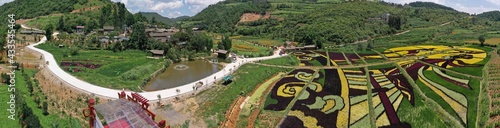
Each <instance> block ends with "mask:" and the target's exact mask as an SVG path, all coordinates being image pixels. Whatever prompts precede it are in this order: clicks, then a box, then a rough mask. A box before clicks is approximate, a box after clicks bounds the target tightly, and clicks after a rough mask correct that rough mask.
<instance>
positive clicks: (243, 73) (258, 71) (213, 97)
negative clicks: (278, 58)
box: [197, 64, 287, 128]
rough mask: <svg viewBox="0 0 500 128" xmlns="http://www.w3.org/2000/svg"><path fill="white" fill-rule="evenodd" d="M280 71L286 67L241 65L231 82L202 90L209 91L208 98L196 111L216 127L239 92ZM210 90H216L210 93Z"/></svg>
mask: <svg viewBox="0 0 500 128" xmlns="http://www.w3.org/2000/svg"><path fill="white" fill-rule="evenodd" d="M280 71H287V69H282V68H275V67H263V66H258V65H254V64H246V65H243V66H241V67H240V68H239V69H238V70H237V71H236V72H235V73H234V75H233V76H234V78H233V81H234V82H233V83H231V84H229V85H227V86H218V87H215V88H213V89H211V90H208V91H205V92H202V93H210V97H206V98H208V99H207V101H206V102H205V103H203V104H202V105H200V109H199V110H200V112H197V113H198V114H199V116H201V117H203V119H205V122H207V124H208V127H211V128H213V127H218V124H219V123H220V122H222V121H224V116H225V114H224V112H225V111H226V110H228V109H229V107H230V104H231V103H233V101H234V100H235V99H236V98H237V97H238V96H239V95H240V94H242V93H243V95H245V94H246V93H249V92H251V91H252V90H254V88H255V87H256V86H257V85H258V84H261V83H262V82H263V81H265V80H266V79H267V78H269V77H270V76H272V75H274V74H276V73H278V72H280ZM210 91H216V92H215V93H213V94H212V93H211V92H210ZM199 95H204V94H199Z"/></svg>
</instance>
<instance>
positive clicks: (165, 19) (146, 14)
mask: <svg viewBox="0 0 500 128" xmlns="http://www.w3.org/2000/svg"><path fill="white" fill-rule="evenodd" d="M139 13H141V15H142V16H144V17H146V18H147V19H148V20H149V21H152V20H153V19H154V20H155V22H161V23H164V24H173V23H175V22H176V21H179V20H182V19H186V18H189V16H180V17H176V18H168V17H163V16H162V15H160V14H158V13H156V12H139Z"/></svg>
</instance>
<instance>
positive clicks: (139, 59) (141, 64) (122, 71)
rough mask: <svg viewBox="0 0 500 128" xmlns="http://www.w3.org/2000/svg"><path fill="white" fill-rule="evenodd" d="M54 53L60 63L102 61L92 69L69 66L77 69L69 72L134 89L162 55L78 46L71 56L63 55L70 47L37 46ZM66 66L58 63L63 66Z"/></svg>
mask: <svg viewBox="0 0 500 128" xmlns="http://www.w3.org/2000/svg"><path fill="white" fill-rule="evenodd" d="M38 47H39V48H41V49H44V50H46V51H48V52H50V53H52V54H53V55H54V57H55V58H56V61H57V62H58V64H59V65H60V66H61V62H80V63H84V64H99V65H102V66H101V67H99V68H96V69H90V68H86V67H85V68H84V67H78V66H69V67H71V68H78V69H79V70H80V71H79V72H76V73H75V72H69V70H67V72H69V73H70V74H72V75H74V76H76V77H78V78H80V79H82V80H85V81H87V82H89V83H92V84H96V85H100V86H103V87H109V88H114V89H122V88H126V89H130V90H133V91H138V90H139V89H138V86H140V85H142V83H143V82H144V79H146V78H147V77H149V76H150V75H151V74H152V73H153V72H155V71H157V70H159V69H161V68H162V67H163V66H164V61H163V60H162V59H159V60H155V59H148V58H146V54H147V53H146V52H143V51H122V52H112V51H107V50H80V51H79V52H78V54H77V55H75V56H68V57H65V56H64V54H67V53H68V51H69V49H70V48H58V47H56V46H55V45H54V43H45V44H41V45H39V46H38ZM69 67H68V66H61V68H63V69H65V70H66V69H67V68H69Z"/></svg>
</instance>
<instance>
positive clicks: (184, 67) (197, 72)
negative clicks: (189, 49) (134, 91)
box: [144, 60, 221, 91]
mask: <svg viewBox="0 0 500 128" xmlns="http://www.w3.org/2000/svg"><path fill="white" fill-rule="evenodd" d="M219 68H221V67H220V66H219V65H217V64H212V63H209V62H207V61H205V60H195V61H189V62H181V63H176V64H172V65H171V66H170V67H168V69H167V70H166V71H165V72H164V73H162V74H160V75H158V76H156V77H155V78H153V79H151V80H150V81H149V83H148V84H146V86H145V87H144V90H145V91H156V90H162V89H169V88H174V87H177V86H182V85H185V84H188V83H191V82H195V81H198V80H200V79H203V78H205V77H207V76H210V75H212V74H213V73H215V72H218V71H219V70H220V69H219ZM202 82H203V83H205V82H204V81H202Z"/></svg>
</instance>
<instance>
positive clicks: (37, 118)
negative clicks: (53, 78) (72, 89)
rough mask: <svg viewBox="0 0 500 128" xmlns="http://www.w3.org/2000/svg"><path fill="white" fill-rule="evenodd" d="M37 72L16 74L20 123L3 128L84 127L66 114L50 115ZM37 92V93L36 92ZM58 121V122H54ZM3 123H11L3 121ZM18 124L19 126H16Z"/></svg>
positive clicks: (29, 71) (29, 70)
mask: <svg viewBox="0 0 500 128" xmlns="http://www.w3.org/2000/svg"><path fill="white" fill-rule="evenodd" d="M34 74H36V71H35V70H31V69H26V70H24V69H21V71H20V73H16V91H15V93H14V94H15V97H16V112H17V113H16V115H17V117H15V119H16V121H18V123H13V122H8V123H4V124H3V125H2V126H5V125H11V126H23V127H36V128H41V127H54V126H56V127H57V126H65V127H82V125H81V123H80V122H79V120H77V119H76V118H72V117H70V116H69V115H66V114H64V113H62V114H61V113H59V112H57V113H49V112H48V103H47V98H46V96H45V95H44V94H43V92H41V89H40V87H39V83H38V81H37V80H36V79H33V77H34ZM34 90H36V91H34ZM55 120H57V121H56V122H54V121H55ZM3 121H10V119H9V120H3ZM16 124H17V125H16Z"/></svg>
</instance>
